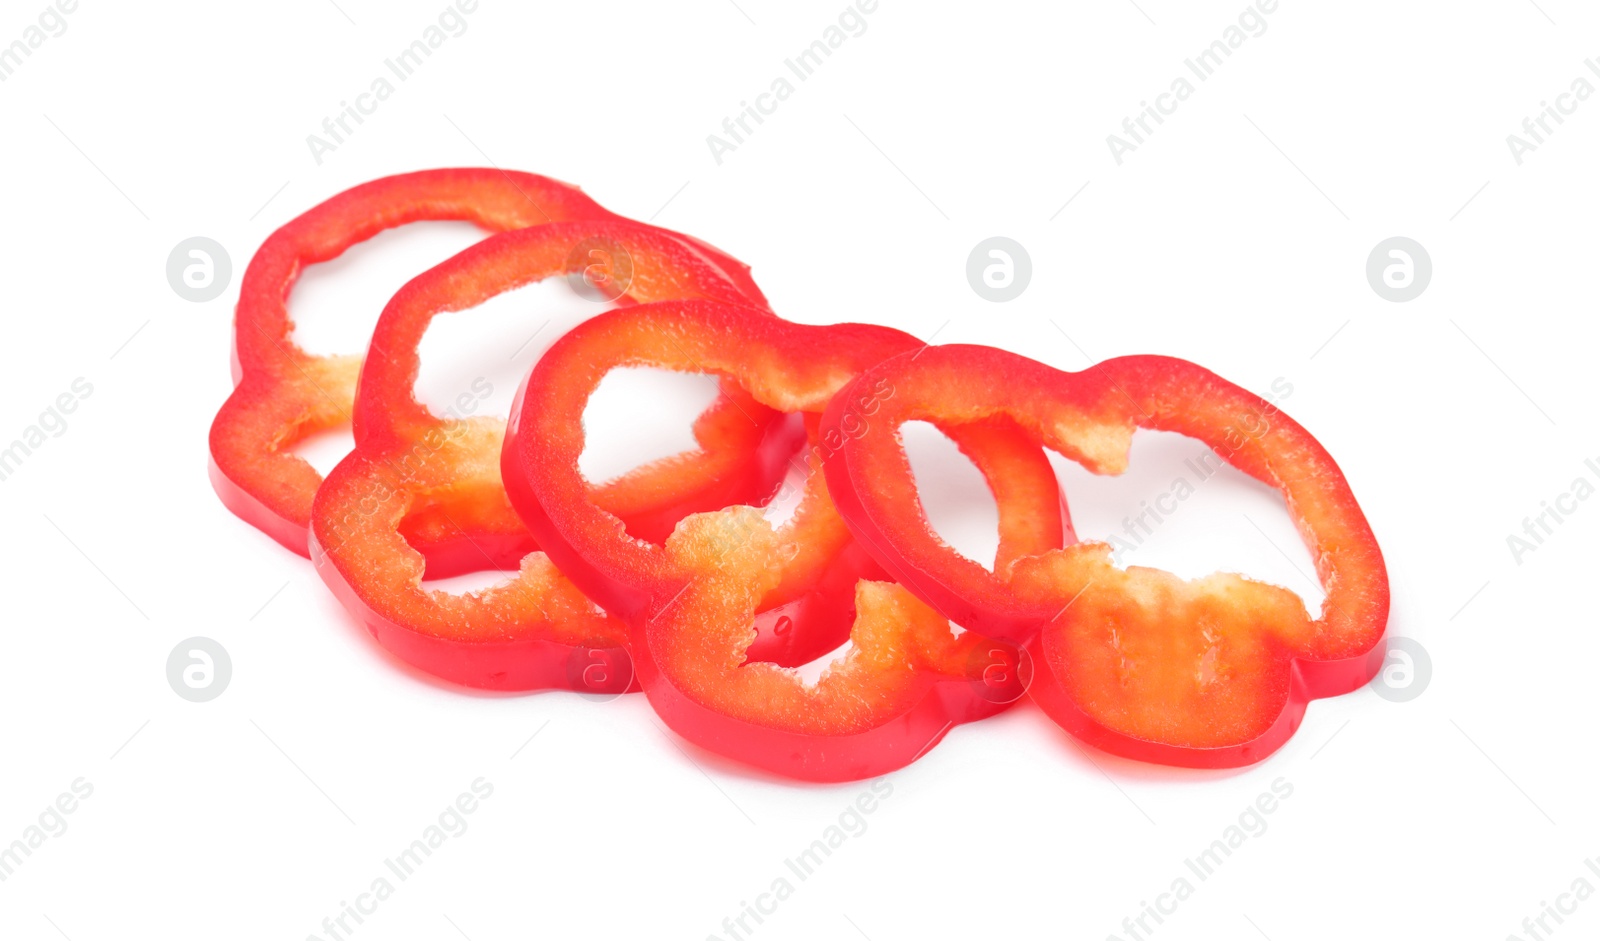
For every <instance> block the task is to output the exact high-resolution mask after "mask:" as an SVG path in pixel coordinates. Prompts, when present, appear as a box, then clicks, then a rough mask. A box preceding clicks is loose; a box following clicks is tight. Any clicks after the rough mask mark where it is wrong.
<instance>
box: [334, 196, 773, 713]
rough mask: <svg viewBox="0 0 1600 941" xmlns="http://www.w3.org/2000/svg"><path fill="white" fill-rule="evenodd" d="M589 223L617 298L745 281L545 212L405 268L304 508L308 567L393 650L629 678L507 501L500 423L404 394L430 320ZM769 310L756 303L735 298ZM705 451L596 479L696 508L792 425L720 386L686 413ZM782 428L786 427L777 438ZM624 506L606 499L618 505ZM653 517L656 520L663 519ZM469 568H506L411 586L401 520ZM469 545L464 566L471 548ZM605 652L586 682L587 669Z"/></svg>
mask: <svg viewBox="0 0 1600 941" xmlns="http://www.w3.org/2000/svg"><path fill="white" fill-rule="evenodd" d="M589 239H599V240H602V241H605V242H606V243H608V244H611V245H614V246H615V247H616V248H617V249H618V250H620V251H622V252H625V253H626V254H627V256H628V257H629V258H630V260H631V265H632V269H633V275H632V280H631V283H630V284H629V286H628V295H627V298H628V299H629V300H630V301H635V302H637V301H649V300H655V299H659V298H675V297H701V296H709V297H714V298H718V299H721V300H724V301H727V302H729V303H730V304H732V303H742V302H743V299H744V294H743V292H742V291H741V290H740V289H739V287H738V286H737V285H736V284H735V283H734V282H733V281H732V280H731V279H729V278H728V277H727V276H726V275H725V274H724V273H723V272H722V270H721V269H720V268H718V267H717V266H715V265H713V264H712V263H710V262H709V261H708V260H706V258H705V257H704V256H703V255H702V254H701V253H700V252H699V251H698V250H697V249H695V248H693V247H691V246H690V245H688V244H686V243H685V242H683V241H681V240H679V239H677V238H675V237H673V236H671V235H669V234H667V233H665V232H662V231H660V230H656V229H652V228H650V227H647V226H643V225H639V224H637V223H631V222H626V221H620V220H607V221H596V222H569V223H552V224H549V225H541V226H535V227H532V228H525V229H520V230H516V231H512V232H507V233H503V234H500V235H497V236H493V237H491V238H489V239H486V240H485V241H483V242H480V243H478V244H477V245H474V246H472V247H470V248H468V249H466V250H465V251H463V252H461V253H460V254H458V255H456V256H455V257H453V258H451V259H450V260H448V261H446V262H444V263H443V264H441V265H439V266H437V267H435V268H433V269H431V270H429V271H427V272H425V273H423V274H422V275H419V276H418V277H416V278H414V279H413V280H412V281H410V282H408V283H407V284H406V285H405V286H404V287H402V288H401V289H400V291H399V292H398V293H396V294H395V296H394V298H393V299H391V300H390V302H389V304H388V306H387V307H385V309H384V312H383V314H382V315H381V317H380V318H379V321H378V325H377V328H376V330H375V331H374V334H373V340H372V346H371V350H370V355H369V356H368V357H367V359H366V362H365V365H364V366H363V369H362V373H361V381H360V384H359V386H358V388H359V394H358V396H357V399H356V402H355V408H354V421H353V430H354V433H355V440H356V448H355V450H354V451H353V452H352V453H351V454H350V455H349V456H348V457H346V458H345V459H344V460H343V461H342V462H340V464H339V465H338V466H337V467H336V468H335V469H334V470H333V471H332V472H331V473H330V474H329V475H328V479H327V480H326V481H325V482H324V483H323V485H322V487H321V488H320V489H319V490H318V492H317V495H316V499H315V501H314V504H313V510H312V521H311V522H312V534H311V539H312V542H311V547H312V554H313V558H314V559H315V560H316V561H317V567H318V571H319V572H320V574H321V575H322V577H323V579H324V581H326V582H327V583H328V584H329V585H330V587H331V588H332V589H333V590H334V592H335V593H336V594H337V595H338V596H339V598H340V599H341V601H343V602H344V603H345V605H346V607H347V608H349V609H350V611H351V612H352V613H353V614H355V615H356V616H357V617H359V618H360V619H361V620H362V622H363V623H364V624H365V626H366V627H367V628H368V630H369V631H370V632H371V633H372V634H373V635H374V636H375V637H376V638H377V639H378V641H379V642H380V643H381V644H383V646H385V647H386V648H388V649H389V650H390V651H392V652H394V653H395V654H397V655H398V656H400V657H401V658H402V659H405V660H406V661H408V662H410V663H411V664H413V665H414V666H417V667H419V668H421V669H423V670H426V671H427V672H429V673H432V674H434V675H436V676H441V677H443V678H445V679H449V680H452V681H454V682H458V683H462V684H465V685H469V686H478V687H484V688H492V689H534V688H548V687H558V688H573V689H580V690H588V691H593V692H617V691H621V690H623V689H628V688H630V687H631V682H630V681H631V668H628V667H627V652H626V649H625V648H626V641H627V637H626V632H625V630H624V629H623V628H622V627H621V625H619V624H617V623H616V622H615V621H613V620H611V619H608V618H606V617H604V616H603V615H602V614H601V613H600V612H599V611H598V610H597V609H596V608H595V607H594V606H593V605H592V604H591V603H590V602H589V601H588V600H587V599H586V598H584V597H583V595H582V594H581V593H580V592H578V591H577V589H576V588H574V587H573V586H572V585H571V584H570V582H568V581H567V580H566V579H565V578H563V577H562V576H561V575H560V573H559V572H558V571H556V569H555V568H554V567H553V566H551V565H550V564H549V562H548V560H546V559H545V558H544V557H543V555H542V554H540V553H537V552H534V551H533V549H534V543H533V541H532V539H531V537H530V536H529V534H528V533H527V531H526V529H525V528H524V527H523V526H522V524H521V522H520V521H519V520H518V518H517V517H516V514H515V513H514V511H513V510H512V508H511V506H510V505H509V504H508V503H507V500H506V494H505V489H504V487H503V486H502V484H501V482H500V476H499V456H500V446H501V438H502V436H503V428H504V426H503V423H502V422H501V421H500V420H499V419H496V418H488V417H474V418H467V419H454V420H446V419H441V418H439V417H437V416H435V415H433V414H432V413H431V412H429V411H428V409H427V408H426V407H424V406H423V405H422V404H421V403H420V402H418V401H417V399H416V396H415V392H414V388H413V386H414V383H415V379H416V376H417V374H418V370H419V368H420V361H419V357H418V346H419V344H420V342H421V340H422V337H423V335H424V333H425V332H426V330H427V328H428V325H429V324H430V323H431V322H432V319H433V318H434V317H435V316H436V315H438V314H440V313H444V312H448V311H457V310H463V309H466V308H470V307H473V306H476V305H478V304H480V303H482V302H483V301H484V300H486V299H488V298H489V297H492V296H494V295H496V294H499V293H502V292H504V291H506V290H510V289H512V288H515V287H519V286H521V285H524V284H528V283H531V282H533V281H537V280H540V279H542V278H544V277H547V276H550V275H553V274H562V273H570V272H572V271H577V270H581V269H582V268H583V267H585V266H586V265H587V259H585V258H583V257H581V256H575V255H574V252H573V249H574V247H575V246H578V245H580V244H582V243H583V242H584V241H585V240H589ZM734 309H735V310H737V311H738V316H739V317H741V318H749V319H753V320H761V319H769V318H771V317H772V315H771V314H770V313H769V312H767V311H765V310H762V309H757V308H753V307H745V306H739V307H737V308H734ZM695 434H696V438H697V441H698V442H699V444H700V446H701V449H700V450H699V451H694V452H688V453H686V454H683V455H679V456H677V457H674V458H668V459H665V460H663V461H658V462H654V463H652V464H648V465H645V466H643V467H640V468H637V469H635V470H634V471H632V472H630V473H629V474H626V475H624V476H623V477H621V478H619V479H618V480H615V481H612V482H610V483H608V484H606V485H604V486H601V487H597V488H594V491H595V498H596V499H597V500H600V501H602V502H603V503H606V504H607V505H610V506H614V507H619V508H625V509H627V510H630V511H637V512H640V513H643V514H644V515H645V516H646V517H647V518H652V519H654V518H656V517H660V518H662V519H671V520H672V521H673V522H675V521H676V519H677V518H678V517H681V516H682V515H683V514H685V513H687V512H690V511H691V510H694V509H703V508H705V507H708V506H723V505H726V504H727V503H729V502H739V501H741V500H751V499H760V498H762V497H764V496H766V495H768V494H770V492H771V490H772V482H773V481H774V480H775V479H777V478H778V477H779V476H780V475H781V471H782V460H783V458H782V456H781V454H780V453H778V449H779V448H780V447H781V446H782V445H784V444H785V443H788V446H789V448H790V449H791V450H792V448H793V444H792V441H793V438H794V432H793V430H792V423H790V422H788V421H786V420H784V419H783V418H782V416H780V415H778V414H777V413H776V412H773V411H771V410H769V409H763V408H761V407H760V406H758V405H756V404H755V403H754V402H751V401H748V400H746V401H744V402H739V401H736V400H735V399H732V398H727V397H726V396H724V397H723V398H722V399H719V401H718V402H717V403H716V404H714V405H713V406H712V407H711V408H710V409H708V410H707V412H706V413H704V414H703V415H702V416H701V417H700V419H699V420H698V421H697V422H696V425H695ZM785 439H787V442H786V441H785ZM619 512H620V510H619ZM659 524H660V520H656V521H655V525H659ZM416 533H421V534H422V539H423V541H425V542H426V543H427V544H429V545H432V546H435V547H449V551H448V552H447V553H446V554H445V556H444V557H445V558H449V559H453V560H454V564H455V565H458V566H463V567H472V568H478V569H483V568H503V567H507V566H508V565H514V566H516V571H515V572H514V574H512V575H511V576H510V577H509V579H508V580H507V581H506V582H505V583H502V584H500V585H496V586H493V587H490V588H488V589H485V590H483V591H481V592H473V593H468V594H465V595H452V594H448V593H445V592H440V591H433V590H430V589H427V588H425V587H423V585H422V579H423V577H424V574H430V575H431V574H434V566H435V564H436V563H437V562H438V558H437V557H435V558H428V559H426V560H425V559H424V557H423V555H422V554H421V553H420V552H418V551H417V549H416V548H415V547H414V546H413V544H412V542H411V539H414V538H417V537H416V536H415V535H414V534H416ZM474 556H475V564H472V563H473V562H474ZM596 658H598V660H599V661H603V662H604V663H606V664H608V665H610V666H611V667H613V669H608V670H605V671H603V672H604V674H605V676H604V678H603V681H602V682H600V683H599V684H598V685H597V684H596V683H595V682H593V680H594V673H593V671H591V670H589V669H588V667H589V666H590V665H591V664H592V663H593V662H595V661H596Z"/></svg>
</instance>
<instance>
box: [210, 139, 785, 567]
mask: <svg viewBox="0 0 1600 941" xmlns="http://www.w3.org/2000/svg"><path fill="white" fill-rule="evenodd" d="M618 218H620V217H619V216H616V215H615V214H613V213H611V212H609V211H607V210H606V209H604V208H602V207H601V206H600V205H599V204H598V203H596V202H594V200H592V199H590V198H589V197H587V196H585V195H584V194H583V193H582V192H581V191H579V190H578V189H577V188H576V187H574V186H571V185H569V184H566V183H562V182H559V181H557V180H552V179H549V178H548V177H542V176H535V175H533V174H530V173H520V172H517V171H502V170H495V169H477V168H469V169H443V170H424V171H421V172H417V173H405V174H400V175H398V176H390V177H384V178H382V179H378V180H373V181H372V182H369V183H363V184H362V185H360V186H357V187H354V188H352V189H349V190H346V191H345V192H343V193H340V194H338V195H337V196H334V197H332V198H331V199H328V200H327V201H325V202H323V203H321V204H320V205H318V206H316V207H314V208H312V209H310V210H308V211H306V212H305V213H303V214H301V215H300V216H299V217H297V218H295V219H294V220H293V221H291V222H289V223H288V224H286V225H284V226H283V227H282V228H280V229H278V230H277V231H276V232H274V233H273V234H272V235H271V236H269V237H268V238H267V240H266V241H265V242H263V243H262V244H261V247H260V248H259V249H258V250H257V251H256V254H255V257H253V258H252V259H251V260H250V265H249V267H248V268H247V269H246V270H245V274H244V280H243V282H242V283H241V286H240V290H239V304H238V308H237V310H236V312H235V315H234V346H233V377H234V383H235V388H234V390H233V393H232V394H231V395H230V396H229V397H228V400H227V402H225V403H224V404H223V406H222V408H221V409H220V410H219V411H218V412H217V416H216V419H215V420H214V421H213V423H212V426H211V482H212V485H213V487H214V488H215V489H216V491H217V494H218V496H219V497H221V498H222V502H223V504H224V505H225V506H227V507H228V509H229V510H231V511H233V513H234V514H235V515H237V516H238V517H240V518H241V519H243V520H244V521H245V522H247V523H249V524H250V525H252V526H255V527H256V528H257V529H260V530H261V531H262V532H264V533H266V534H267V535H269V536H271V537H272V538H273V539H276V540H277V541H278V542H280V543H282V544H283V545H284V546H286V547H288V548H290V549H292V550H294V551H295V552H298V553H300V554H301V555H306V554H308V550H307V548H306V527H307V524H308V522H309V520H310V518H311V500H312V497H313V495H314V494H315V493H316V491H317V487H318V485H320V484H321V482H322V477H321V475H320V474H318V473H317V472H316V470H315V469H313V468H312V467H311V465H310V464H308V463H306V461H305V460H303V459H302V458H300V457H298V456H297V455H295V454H293V453H291V452H290V450H289V449H290V448H291V447H293V445H295V444H296V443H297V442H299V441H301V440H303V439H305V438H306V437H308V436H310V435H312V434H315V433H317V432H319V431H324V430H327V429H330V428H335V427H338V426H341V425H343V424H345V423H346V422H348V421H349V420H350V406H351V402H352V401H353V400H354V398H355V383H356V376H357V374H358V373H359V372H360V369H361V357H359V356H312V355H311V354H309V353H307V352H305V351H304V350H302V349H300V347H299V346H297V345H295V343H294V340H293V336H292V334H293V330H294V324H293V322H292V321H291V320H290V318H289V310H288V306H287V302H288V297H289V292H290V291H291V290H292V289H293V287H294V283H295V281H296V280H297V279H298V278H299V276H300V272H301V271H302V270H303V269H304V268H305V266H306V265H310V264H315V263H317V262H322V261H328V260H330V259H333V258H336V257H338V256H339V255H341V254H343V253H344V251H345V250H346V249H348V248H350V247H351V246H352V245H355V244H358V243H360V242H364V241H366V240H367V239H370V238H372V237H373V236H374V235H377V234H378V233H380V232H383V231H385V230H387V229H391V228H395V227H397V226H401V225H405V224H406V223H410V222H421V221H430V220H431V221H439V220H459V221H467V222H473V223H476V224H477V225H479V226H481V227H483V228H484V229H486V230H488V231H490V232H503V231H507V230H511V229H520V228H523V227H524V226H530V225H537V224H541V223H547V222H558V221H568V220H578V219H596V220H598V219H618ZM680 238H685V239H686V240H688V239H687V237H686V236H680ZM689 241H691V242H693V240H689ZM694 244H695V245H696V246H697V247H698V248H700V249H701V250H702V251H703V252H704V253H705V254H706V255H707V256H708V257H710V258H711V260H712V261H713V262H714V263H715V264H716V265H717V266H718V267H719V268H721V269H722V271H723V273H724V274H725V275H727V276H728V278H729V279H730V280H732V281H733V282H734V283H735V284H737V285H738V286H739V288H740V292H741V293H742V294H743V295H744V297H745V298H746V299H747V300H748V302H750V303H754V304H758V305H761V306H765V304H766V302H765V299H764V298H763V297H762V295H761V292H760V290H759V289H758V288H756V286H755V282H753V281H752V280H751V279H750V276H749V269H748V268H747V267H746V266H745V265H743V264H741V263H740V262H738V261H736V260H734V259H732V258H730V257H729V256H727V255H725V254H723V253H721V252H719V251H717V250H716V249H714V248H711V247H710V246H708V245H705V244H704V243H701V242H694ZM424 549H425V551H426V549H427V547H424Z"/></svg>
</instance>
